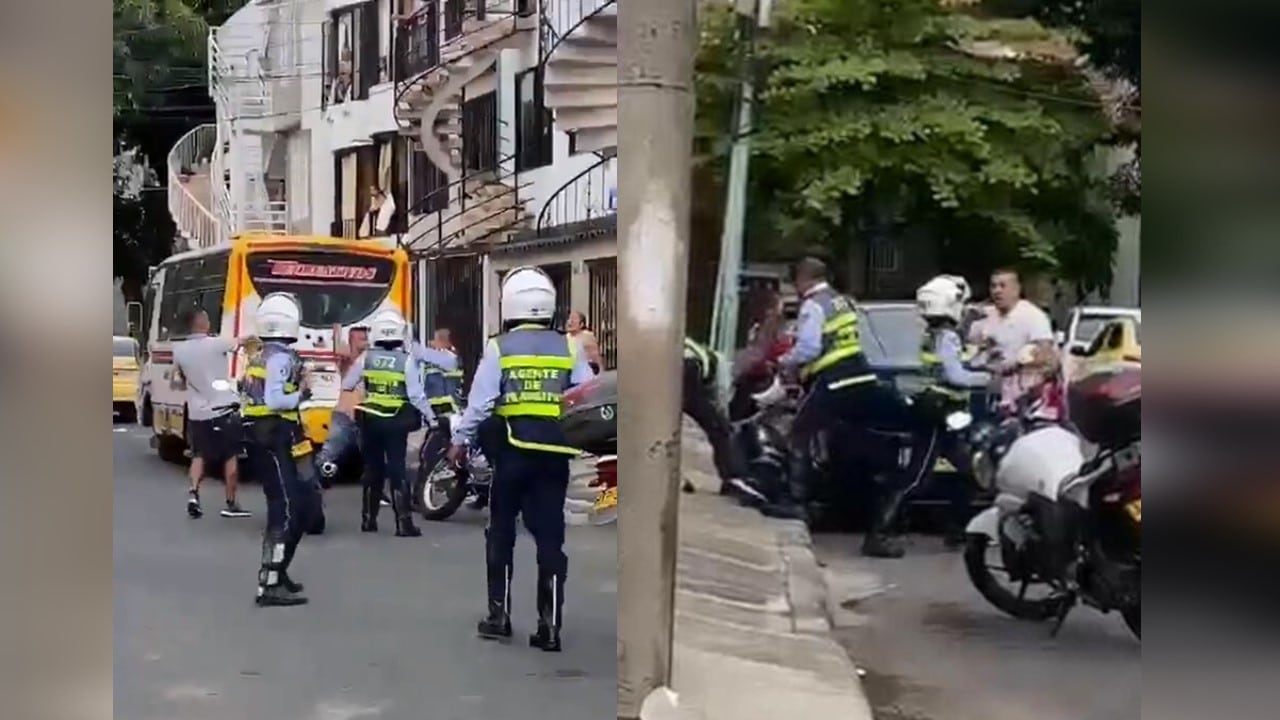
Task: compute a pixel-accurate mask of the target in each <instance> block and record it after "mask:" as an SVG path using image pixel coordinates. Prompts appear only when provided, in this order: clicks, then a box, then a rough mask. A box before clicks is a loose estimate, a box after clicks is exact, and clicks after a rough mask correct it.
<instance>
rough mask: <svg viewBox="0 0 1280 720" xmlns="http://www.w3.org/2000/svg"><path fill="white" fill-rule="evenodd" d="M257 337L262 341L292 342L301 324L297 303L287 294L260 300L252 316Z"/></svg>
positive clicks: (274, 294) (276, 294)
mask: <svg viewBox="0 0 1280 720" xmlns="http://www.w3.org/2000/svg"><path fill="white" fill-rule="evenodd" d="M253 320H254V324H255V325H256V327H257V335H258V337H259V338H262V339H263V340H279V341H282V342H294V341H296V340H297V339H298V329H299V327H300V325H301V322H302V312H301V310H300V309H299V308H298V301H297V300H296V299H294V297H293V296H292V295H290V294H289V293H283V292H275V293H271V294H269V295H267V296H266V297H264V298H262V302H260V303H258V311H257V312H256V313H255V314H254V318H253Z"/></svg>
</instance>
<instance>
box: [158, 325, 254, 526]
mask: <svg viewBox="0 0 1280 720" xmlns="http://www.w3.org/2000/svg"><path fill="white" fill-rule="evenodd" d="M184 325H185V327H186V328H187V330H188V333H189V334H188V335H187V337H186V339H184V340H182V341H180V342H178V343H176V344H175V345H174V348H173V364H174V367H175V369H176V370H177V372H175V373H174V374H173V378H174V382H175V383H176V384H177V385H178V387H179V388H180V389H184V390H186V394H187V422H188V423H190V425H191V431H190V433H188V435H189V436H190V438H191V454H192V458H191V469H190V473H189V475H190V477H191V489H190V490H189V491H188V493H187V514H188V515H190V516H191V517H193V518H198V517H200V516H202V515H203V514H204V511H203V510H202V509H201V507H200V483H201V481H202V480H203V479H204V475H205V470H206V468H207V466H208V464H209V463H217V462H221V463H222V477H223V482H224V483H225V485H226V507H224V508H223V509H222V517H229V518H238V517H249V513H248V512H246V511H245V510H244V509H243V508H241V507H240V503H239V502H238V501H237V500H236V491H237V490H238V487H239V463H238V458H239V455H240V414H239V409H240V395H239V393H237V392H236V386H235V383H234V382H232V380H231V378H230V376H229V373H228V357H227V356H228V355H230V354H231V353H233V352H235V351H236V350H238V349H239V348H240V346H241V345H243V344H244V341H245V340H246V338H240V339H236V340H229V339H226V338H223V337H219V336H216V335H210V334H209V314H208V313H207V312H205V311H204V310H203V309H201V308H193V309H191V310H189V311H188V312H187V315H186V317H185V318H184Z"/></svg>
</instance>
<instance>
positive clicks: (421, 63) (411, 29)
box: [395, 2, 440, 82]
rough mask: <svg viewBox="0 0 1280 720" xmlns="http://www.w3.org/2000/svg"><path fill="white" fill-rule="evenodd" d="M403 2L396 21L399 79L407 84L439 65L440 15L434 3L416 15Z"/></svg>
mask: <svg viewBox="0 0 1280 720" xmlns="http://www.w3.org/2000/svg"><path fill="white" fill-rule="evenodd" d="M415 10H416V8H415V7H413V4H412V3H402V5H401V8H400V12H399V17H398V18H397V20H396V26H395V27H396V30H395V33H396V42H395V45H396V62H395V72H396V80H397V81H399V82H404V81H406V80H408V79H410V78H412V77H414V76H416V75H418V74H420V73H423V72H426V71H427V70H430V69H431V68H433V67H435V66H437V65H439V64H440V12H439V10H438V8H437V5H436V4H435V3H434V2H433V3H432V4H431V5H430V6H429V7H428V8H426V9H424V10H422V11H419V12H415Z"/></svg>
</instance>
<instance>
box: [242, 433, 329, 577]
mask: <svg viewBox="0 0 1280 720" xmlns="http://www.w3.org/2000/svg"><path fill="white" fill-rule="evenodd" d="M304 440H305V437H304V435H303V432H302V426H301V425H299V424H298V423H296V422H293V421H290V420H285V419H283V418H277V417H267V418H254V419H252V420H251V421H249V422H247V426H246V432H245V454H246V458H245V459H246V463H247V465H248V468H247V470H248V471H249V475H250V477H252V478H253V479H255V480H257V481H258V482H259V483H260V484H261V485H262V493H263V495H265V496H266V500H267V527H266V530H265V531H264V533H263V543H262V553H263V555H262V570H261V572H260V574H259V585H262V586H263V587H269V586H272V585H276V584H278V583H279V575H280V574H281V573H283V572H285V571H286V570H287V569H288V567H289V563H291V562H292V561H293V555H294V552H295V551H296V550H297V547H298V543H299V542H300V541H301V540H302V536H303V535H305V534H306V533H307V531H308V530H309V529H311V528H312V527H313V524H314V523H315V521H316V517H317V515H318V514H319V513H320V512H322V510H321V503H322V499H321V497H320V488H319V482H318V478H317V477H316V474H315V472H314V465H313V464H312V463H313V458H312V456H311V454H310V453H306V454H302V455H301V456H299V457H294V452H293V449H294V447H295V446H297V445H299V444H300V443H302V442H303V441H304Z"/></svg>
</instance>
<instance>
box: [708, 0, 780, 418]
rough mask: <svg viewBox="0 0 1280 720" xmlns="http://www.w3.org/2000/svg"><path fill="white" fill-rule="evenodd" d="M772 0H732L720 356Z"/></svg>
mask: <svg viewBox="0 0 1280 720" xmlns="http://www.w3.org/2000/svg"><path fill="white" fill-rule="evenodd" d="M772 8H773V2H772V0H735V1H734V10H735V11H736V12H737V14H738V28H739V31H738V33H739V35H738V37H739V41H740V42H741V43H743V55H742V58H741V69H740V70H741V73H742V78H741V81H742V84H741V85H740V86H739V89H738V103H737V113H736V115H735V117H734V122H733V127H732V129H731V132H732V135H731V140H730V142H731V143H732V145H731V147H730V152H729V179H728V187H727V188H726V191H725V194H726V198H725V206H724V229H723V232H722V234H721V237H720V272H719V274H718V275H717V276H716V303H715V306H714V309H713V310H712V315H711V342H712V346H713V347H714V348H715V350H716V352H718V353H720V355H721V357H724V358H732V357H733V355H734V353H735V352H736V351H737V349H738V306H739V304H740V303H739V300H740V298H739V295H740V293H741V280H740V278H741V273H742V244H743V230H744V229H745V225H746V220H747V179H748V173H747V166H748V165H749V164H750V162H751V129H752V126H751V123H752V110H753V108H754V106H755V38H756V28H757V27H761V28H763V27H768V24H769V15H770V12H771V11H772ZM732 367H733V363H732V362H722V363H720V364H719V366H718V368H719V373H718V375H717V377H716V385H717V386H718V387H719V390H720V393H719V394H720V398H721V399H722V400H723V399H725V398H728V397H729V386H730V383H731V382H732V378H731V377H730V375H731V372H732Z"/></svg>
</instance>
